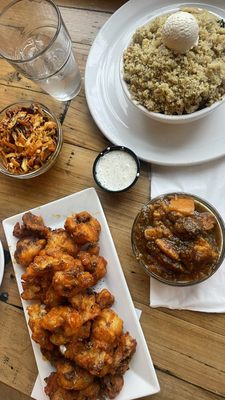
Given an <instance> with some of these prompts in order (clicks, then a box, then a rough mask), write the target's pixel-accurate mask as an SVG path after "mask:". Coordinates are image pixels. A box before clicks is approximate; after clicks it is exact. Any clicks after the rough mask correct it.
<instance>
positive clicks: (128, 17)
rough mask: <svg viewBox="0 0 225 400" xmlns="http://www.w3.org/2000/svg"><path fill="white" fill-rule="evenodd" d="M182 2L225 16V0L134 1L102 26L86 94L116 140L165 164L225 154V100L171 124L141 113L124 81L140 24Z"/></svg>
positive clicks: (88, 72) (105, 130)
mask: <svg viewBox="0 0 225 400" xmlns="http://www.w3.org/2000/svg"><path fill="white" fill-rule="evenodd" d="M212 2H213V5H212ZM181 5H182V6H190V7H200V8H207V9H208V10H210V11H212V12H214V13H216V14H218V15H220V16H221V17H222V18H225V2H224V0H211V1H207V0H206V1H201V0H200V1H194V2H191V3H190V2H189V3H187V2H185V3H180V2H179V1H176V0H175V1H174V2H173V4H170V5H169V6H168V0H151V1H149V0H138V1H137V0H130V1H128V2H127V3H125V4H124V6H122V7H121V8H120V9H119V10H118V11H117V12H115V13H114V14H113V15H112V16H111V18H109V20H108V21H107V22H106V24H105V25H104V26H103V27H102V28H101V30H100V32H99V33H98V35H97V37H96V39H95V41H94V43H93V45H92V47H91V50H90V53H89V56H88V60H87V65H86V71H85V93H86V98H87V102H88V106H89V109H90V112H91V114H92V116H93V118H94V120H95V122H96V124H97V125H98V127H99V129H100V130H101V131H102V132H103V134H104V135H105V136H106V137H107V138H108V139H109V140H110V141H111V142H112V143H113V144H116V145H123V146H127V147H129V148H131V149H132V150H133V151H134V152H135V153H136V154H137V155H138V157H139V158H140V159H142V160H144V161H148V162H152V163H155V164H160V165H188V164H189V165H191V164H200V163H202V162H206V161H209V160H213V159H216V158H219V157H221V156H223V155H224V154H225V103H223V104H222V105H221V106H219V107H218V109H216V110H215V111H214V112H212V113H211V114H210V115H209V116H207V117H205V118H203V119H201V120H198V121H194V122H190V123H186V124H182V125H171V124H166V123H160V122H157V121H154V120H152V119H151V118H149V117H147V116H145V115H144V114H143V113H140V112H139V111H138V110H137V109H136V107H135V106H134V105H132V104H131V103H130V102H129V100H128V99H127V98H126V95H125V94H124V92H123V89H122V86H121V82H120V60H121V56H122V53H123V50H124V48H126V45H127V44H128V43H129V40H130V39H131V37H132V34H133V32H134V31H135V29H136V28H137V27H138V26H140V25H143V24H145V23H146V22H147V21H148V20H149V19H150V18H152V17H153V16H154V15H157V14H159V12H161V11H162V12H165V11H166V10H168V11H170V10H174V9H176V8H179V7H180V6H181ZM159 10H160V11H159Z"/></svg>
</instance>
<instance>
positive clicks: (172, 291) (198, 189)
mask: <svg viewBox="0 0 225 400" xmlns="http://www.w3.org/2000/svg"><path fill="white" fill-rule="evenodd" d="M174 191H181V192H182V191H183V192H187V193H192V194H195V195H197V196H199V197H202V198H203V199H205V200H207V201H208V202H209V203H211V204H212V205H213V206H214V207H215V208H217V210H218V211H219V213H220V215H221V216H222V218H223V219H224V220H225V158H222V159H220V160H216V161H211V162H208V163H206V164H202V165H195V166H186V167H164V166H155V165H154V166H152V176H151V198H153V197H155V196H158V195H160V194H163V193H169V192H174ZM150 306H151V307H167V308H171V309H186V310H194V311H204V312H218V313H219V312H225V261H224V262H223V265H222V266H221V267H220V268H219V270H218V271H217V272H216V273H215V274H214V275H213V276H212V277H211V278H209V279H208V280H207V281H205V282H202V283H200V284H197V285H193V286H189V287H174V286H167V285H165V284H162V283H160V282H158V281H156V280H155V279H152V278H151V285H150Z"/></svg>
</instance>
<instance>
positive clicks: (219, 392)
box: [0, 0, 225, 400]
mask: <svg viewBox="0 0 225 400" xmlns="http://www.w3.org/2000/svg"><path fill="white" fill-rule="evenodd" d="M137 1H138V0H137ZM123 3H125V1H122V0H108V1H104V2H103V0H58V1H57V4H58V5H59V6H60V10H61V13H62V15H63V18H64V21H65V23H66V25H67V27H68V30H69V32H70V34H71V37H72V40H73V45H74V48H75V52H76V54H77V58H78V63H79V66H80V70H81V73H82V76H84V69H85V62H86V58H87V55H88V52H89V50H90V46H91V44H92V42H93V40H94V39H95V37H96V34H97V32H98V30H99V29H100V28H101V26H102V25H103V24H104V22H106V21H107V19H108V18H109V17H110V15H111V14H112V13H113V12H114V11H115V10H116V9H117V8H119V7H120V6H121V5H122V4H123ZM21 99H33V100H37V101H41V102H43V103H44V104H46V105H47V106H49V108H51V109H52V110H53V111H54V112H55V113H56V114H57V115H58V116H59V118H60V121H61V122H62V124H63V131H64V137H65V140H64V145H63V149H62V152H61V154H60V157H59V158H58V160H57V162H56V164H55V166H54V168H52V169H51V170H50V171H49V172H47V173H45V174H44V175H42V176H40V177H38V178H35V179H33V180H28V181H26V182H22V181H17V180H13V179H10V178H7V177H4V176H1V178H0V215H1V219H4V218H6V217H9V216H11V215H14V214H17V213H19V212H22V211H25V210H27V209H30V208H33V207H36V206H39V205H42V204H45V203H48V202H49V201H53V200H56V199H59V198H61V197H64V196H66V195H69V194H71V193H74V192H77V191H80V190H82V189H85V188H87V187H96V185H95V183H94V180H93V177H92V164H93V161H94V159H95V157H96V155H97V153H98V152H99V151H100V150H102V149H104V148H105V147H106V146H107V145H108V143H109V142H108V141H107V140H106V139H105V138H104V136H103V135H102V133H101V132H100V131H99V130H98V128H97V127H96V125H95V123H94V121H93V119H92V117H91V115H90V112H89V110H88V107H87V104H86V100H85V94H84V90H83V88H82V90H81V92H80V94H79V96H78V97H77V98H75V99H74V100H72V101H71V102H66V103H59V102H57V101H55V100H53V99H52V98H51V97H50V96H49V95H47V94H45V93H43V92H42V91H41V90H40V88H39V87H37V86H36V85H35V84H34V83H32V82H31V81H28V80H27V79H25V78H24V77H22V76H21V75H20V74H18V73H17V72H16V71H15V70H13V69H12V67H11V66H10V65H8V64H7V63H6V62H5V61H4V60H0V108H3V107H4V106H6V105H8V104H9V103H12V102H15V101H17V100H21ZM148 173H149V165H147V164H145V163H142V166H141V177H140V179H139V181H138V183H137V184H136V185H135V187H134V188H132V189H131V190H129V191H128V192H125V193H123V194H118V195H115V196H111V195H110V194H107V193H105V192H103V191H101V190H99V189H98V188H97V187H96V190H97V192H98V195H99V197H100V200H101V202H102V205H103V208H104V211H105V214H106V217H107V220H108V223H109V226H110V230H111V233H112V236H113V238H114V242H115V245H116V248H117V252H118V255H119V258H120V260H121V264H122V267H123V270H124V274H125V277H126V280H127V283H128V286H129V289H130V292H131V295H132V298H133V301H134V304H135V306H136V307H138V308H141V309H142V311H143V312H142V317H141V324H142V327H143V331H144V334H145V337H146V340H147V343H148V346H149V349H150V352H151V356H152V359H153V362H154V365H155V368H156V372H157V375H158V379H159V383H160V386H161V391H160V393H158V394H156V395H153V396H151V399H152V400H153V399H156V400H192V399H196V400H222V399H224V398H225V316H224V315H223V314H219V315H216V314H204V313H196V312H188V311H171V310H168V309H151V308H150V307H149V279H148V278H147V276H146V275H145V274H144V272H142V271H141V270H140V269H139V267H138V264H137V262H136V261H135V260H134V257H133V255H132V251H131V246H130V230H131V226H132V222H133V219H134V217H135V215H136V213H137V212H138V210H139V209H140V207H141V205H142V204H143V203H145V202H146V201H147V200H148V199H149V191H150V190H149V176H148V175H149V174H148ZM9 199H10V200H9ZM0 234H1V236H0V238H1V240H2V243H3V246H4V248H5V249H6V250H7V245H6V240H5V237H4V233H3V229H2V227H1V231H0ZM6 255H7V254H6ZM0 292H1V294H0V299H1V301H0V334H1V340H0V399H1V400H28V399H30V398H31V397H30V394H31V392H32V388H33V385H34V382H35V379H36V376H37V368H36V365H35V360H34V356H33V352H32V348H31V344H30V338H29V335H28V331H27V327H26V323H25V320H24V314H23V310H22V307H21V301H20V297H19V294H18V289H17V285H16V282H15V277H14V273H13V269H12V265H11V262H10V260H9V259H8V258H6V267H5V274H4V279H3V283H2V286H1V288H0ZM149 398H150V396H149Z"/></svg>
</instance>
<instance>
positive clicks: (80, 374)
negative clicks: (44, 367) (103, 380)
mask: <svg viewBox="0 0 225 400" xmlns="http://www.w3.org/2000/svg"><path fill="white" fill-rule="evenodd" d="M56 371H57V375H58V383H59V385H60V386H62V387H63V388H65V389H68V390H71V389H73V390H83V389H86V388H87V387H88V386H89V385H90V384H91V383H93V381H94V377H93V375H91V374H89V372H87V371H86V370H84V369H82V368H80V367H78V366H77V365H76V364H74V363H72V362H70V361H68V360H64V361H61V362H58V363H57V365H56Z"/></svg>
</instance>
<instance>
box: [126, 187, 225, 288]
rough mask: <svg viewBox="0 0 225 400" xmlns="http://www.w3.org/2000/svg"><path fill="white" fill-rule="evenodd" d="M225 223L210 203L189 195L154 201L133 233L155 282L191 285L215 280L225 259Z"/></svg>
mask: <svg viewBox="0 0 225 400" xmlns="http://www.w3.org/2000/svg"><path fill="white" fill-rule="evenodd" d="M224 232H225V231H224V222H223V220H222V218H221V217H220V215H219V213H218V212H217V210H216V209H215V208H214V207H213V206H212V205H211V204H209V203H208V202H207V201H205V200H203V199H201V198H199V197H197V196H194V195H192V194H187V193H169V194H165V195H161V196H159V197H156V198H154V199H152V200H151V201H150V202H149V203H147V204H146V205H144V206H143V207H142V209H141V210H140V212H139V213H138V215H137V217H136V219H135V221H134V223H133V228H132V238H131V239H132V247H133V252H134V255H135V257H136V259H137V260H138V261H139V264H140V265H141V266H142V267H143V268H144V270H145V272H146V273H147V274H148V275H150V276H151V277H153V278H155V279H157V280H159V281H160V282H162V283H166V284H169V285H174V286H188V285H193V284H196V283H200V282H203V281H205V280H206V279H208V278H209V277H211V276H212V275H213V274H214V273H215V272H216V271H217V270H218V268H219V267H220V265H221V263H222V261H223V259H224V254H225V242H224V238H225V236H224Z"/></svg>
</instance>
